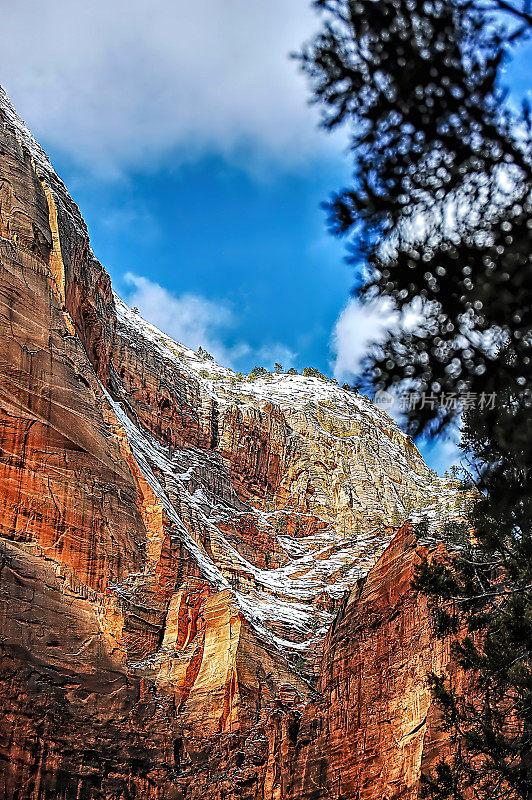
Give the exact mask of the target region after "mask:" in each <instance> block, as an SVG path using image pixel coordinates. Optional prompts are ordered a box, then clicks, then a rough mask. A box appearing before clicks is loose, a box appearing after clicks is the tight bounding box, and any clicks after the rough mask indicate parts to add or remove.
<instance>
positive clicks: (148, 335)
mask: <svg viewBox="0 0 532 800" xmlns="http://www.w3.org/2000/svg"><path fill="white" fill-rule="evenodd" d="M0 123H3V124H4V125H6V126H7V127H8V128H10V129H11V130H12V131H14V132H15V135H16V137H17V139H18V141H19V143H20V145H21V147H22V148H23V149H24V150H26V151H27V153H28V154H29V157H30V158H31V160H32V163H33V165H34V167H35V171H36V173H37V176H38V178H39V179H40V180H41V181H43V182H44V183H45V185H46V186H47V188H49V189H50V190H51V192H52V194H53V197H54V200H55V204H56V207H57V210H58V218H59V224H60V234H61V243H62V246H65V245H67V244H68V242H69V241H70V240H72V241H73V240H74V239H75V238H76V237H75V236H73V233H75V234H76V235H78V236H81V237H82V239H83V241H84V243H85V244H88V233H87V227H86V225H85V222H84V220H83V218H82V216H81V214H80V212H79V209H78V207H77V205H76V204H75V202H74V201H73V200H72V198H71V197H70V195H69V193H68V191H67V189H66V187H65V185H64V183H63V182H62V181H61V180H60V178H59V177H58V176H57V175H56V173H55V171H54V169H53V167H52V165H51V163H50V161H49V159H48V157H47V155H46V153H45V152H44V151H43V149H42V148H41V147H40V145H39V144H38V143H37V142H36V141H35V139H34V138H33V136H32V135H31V133H30V132H29V130H28V129H27V127H26V125H25V124H24V123H23V121H22V120H21V119H20V117H19V116H18V114H17V113H16V111H15V109H14V108H13V106H12V104H11V102H10V101H9V99H8V98H7V96H6V94H5V92H4V90H3V89H2V88H1V87H0ZM91 256H92V252H91ZM114 304H115V310H116V315H117V322H118V325H117V331H118V335H119V336H120V337H121V338H122V340H123V341H124V342H125V343H126V346H127V347H128V348H129V349H130V350H131V351H133V352H135V353H136V354H137V356H138V357H139V358H140V361H142V357H143V354H145V353H146V352H149V353H150V357H151V358H152V359H153V360H154V361H155V362H158V363H159V364H161V365H164V371H166V373H168V372H170V373H171V374H173V375H175V376H176V377H178V378H179V379H180V380H184V382H185V383H186V384H187V385H188V386H193V387H195V391H197V394H198V396H199V403H200V407H201V408H199V409H198V414H199V415H200V416H201V413H200V412H202V409H207V410H209V409H210V410H212V409H213V408H214V409H215V410H216V415H217V418H219V427H220V429H221V431H222V434H221V435H222V439H223V437H224V436H226V438H227V437H229V438H230V437H231V436H232V435H233V434H234V430H233V429H232V428H231V424H230V422H228V420H229V419H230V417H231V414H232V413H233V412H235V410H236V412H235V413H236V415H237V416H238V418H239V419H240V421H241V422H242V421H243V422H242V424H244V423H246V424H248V425H249V426H250V427H253V424H254V423H255V420H256V414H257V412H260V414H261V415H262V418H266V419H267V420H268V419H269V420H270V421H272V425H271V426H270V427H271V430H272V431H273V429H274V428H275V425H273V422H275V423H276V425H277V429H278V431H277V433H278V435H279V437H280V439H279V441H277V442H276V444H277V445H278V451H279V453H280V454H281V455H280V457H281V459H282V470H281V473H282V474H281V480H280V485H279V487H278V490H277V491H276V492H274V493H273V494H272V495H264V496H260V495H259V494H257V495H256V496H251V497H247V498H242V497H238V496H237V494H236V492H235V488H234V486H233V485H232V482H231V474H230V473H231V464H230V463H229V460H228V458H227V457H226V456H222V455H220V452H218V450H217V449H216V447H214V448H211V449H209V448H203V449H202V448H199V447H193V446H188V447H184V448H182V449H180V448H169V447H164V446H162V445H161V443H160V442H159V441H157V440H156V438H154V436H152V435H151V434H150V433H149V432H148V431H147V430H146V428H145V427H144V426H143V425H142V423H141V422H140V421H139V419H138V417H137V416H136V414H135V413H134V411H133V409H132V403H131V398H130V397H129V396H128V392H127V390H126V389H125V387H124V385H123V384H122V385H121V388H120V386H119V391H118V397H119V398H120V401H119V402H117V399H116V395H115V397H114V398H113V397H111V395H110V394H109V393H108V392H107V390H106V389H105V388H104V387H103V386H102V389H103V391H104V392H105V395H106V397H107V400H108V402H109V404H110V405H111V407H112V409H113V411H114V413H115V415H116V417H117V419H118V420H119V422H120V424H121V425H122V427H123V428H124V430H125V432H126V435H127V439H128V442H129V446H130V448H131V451H132V453H133V455H134V458H135V460H136V462H137V464H138V467H139V469H140V471H141V472H142V474H143V475H144V478H145V479H146V481H147V482H148V483H149V485H150V486H151V488H152V490H153V492H154V493H155V495H156V497H157V498H158V500H159V502H160V503H161V504H162V506H163V508H164V510H165V512H166V517H167V519H168V521H169V524H170V525H171V531H172V535H173V536H175V537H176V538H177V539H178V540H179V541H180V542H181V543H182V544H183V546H184V547H185V548H186V550H187V551H188V553H189V554H190V555H191V557H192V558H193V559H194V561H195V562H196V563H197V565H198V567H199V569H200V571H201V573H202V575H203V576H204V577H205V579H206V580H207V581H209V583H210V584H211V585H212V586H213V587H214V588H216V589H218V590H221V589H231V591H232V592H233V594H234V596H235V598H236V600H237V602H238V605H239V607H240V609H241V611H242V613H243V614H244V615H245V616H246V618H247V619H248V620H249V621H250V622H251V623H252V624H253V626H254V628H255V630H256V631H257V632H259V633H260V634H261V635H262V636H264V637H267V638H268V639H269V641H271V642H272V644H274V645H276V646H277V647H279V648H281V649H283V650H293V651H295V652H297V651H305V650H309V649H310V650H312V649H313V648H314V647H315V646H316V645H317V644H318V643H319V641H320V640H321V639H322V638H323V635H324V633H325V631H326V630H327V628H328V626H329V624H330V621H331V620H332V617H333V612H334V601H336V600H338V599H339V598H341V597H342V595H343V594H344V592H346V591H348V590H349V588H350V587H351V586H352V585H353V583H354V582H355V581H356V580H357V579H358V578H360V577H362V576H364V575H365V574H367V572H368V570H369V569H370V568H371V566H372V565H373V564H374V563H375V561H376V560H377V558H378V557H379V556H380V554H381V553H382V551H383V550H384V548H385V547H386V546H387V544H388V542H389V541H390V538H391V537H392V535H393V526H397V525H399V524H400V523H401V522H402V521H403V520H405V519H406V518H408V517H413V518H420V517H421V516H423V515H424V514H428V516H429V518H430V524H431V531H432V532H435V531H436V530H437V527H438V525H439V521H440V520H441V519H442V518H444V519H445V518H449V517H452V516H453V515H454V516H456V515H457V514H459V510H460V509H459V503H458V504H457V493H456V491H455V489H453V488H452V487H449V486H446V485H445V483H444V481H442V480H441V479H440V478H438V477H437V476H436V475H435V474H434V473H433V472H431V471H430V470H429V469H428V468H427V466H426V465H425V463H424V462H423V459H422V458H421V456H420V454H419V453H418V451H417V450H416V448H415V447H414V445H413V444H412V442H411V440H410V439H409V437H407V436H406V435H405V434H404V433H403V432H402V431H401V430H400V428H399V427H398V426H397V424H396V423H395V422H394V420H392V419H391V418H390V417H389V416H388V415H387V414H386V413H385V412H384V411H382V410H380V409H378V408H377V407H376V406H375V405H373V403H371V401H370V400H368V398H366V397H363V396H361V395H358V394H356V393H353V392H349V391H345V390H343V389H341V388H340V387H339V386H338V385H336V384H334V383H332V382H327V381H325V380H322V379H320V378H317V377H304V376H301V375H268V376H259V377H257V378H256V379H250V377H249V376H248V377H246V376H240V375H239V374H236V373H235V372H234V371H233V370H231V369H228V368H226V367H223V366H221V365H219V364H217V363H216V362H215V361H214V360H212V359H210V358H208V357H205V355H201V354H198V353H196V352H194V351H192V350H190V349H189V348H187V347H185V346H184V345H181V344H179V343H177V342H175V341H173V340H172V339H171V338H170V337H168V336H166V335H165V334H164V333H162V332H161V331H159V330H158V329H157V328H155V327H154V326H153V325H151V324H150V323H148V322H146V321H145V320H143V319H142V317H141V316H140V315H139V314H138V313H135V312H133V311H132V310H131V309H130V308H128V306H127V305H125V304H124V303H123V302H122V300H121V299H120V298H119V297H118V296H116V295H115V297H114ZM117 380H118V382H119V383H120V378H118V377H117ZM153 413H154V414H156V413H157V408H154V409H153ZM254 415H255V416H254ZM279 431H281V433H279ZM272 435H273V434H272ZM223 443H224V442H223ZM225 444H227V442H225ZM240 446H241V447H243V448H244V449H245V447H246V444H245V441H244V444H241V445H240ZM226 449H227V448H226ZM213 483H214V484H216V486H217V487H218V488H217V489H216V488H214V489H213V485H212V484H213ZM294 520H295V523H294ZM240 522H241V523H242V524H243V525H244V526H247V528H248V529H251V530H252V533H251V534H250V540H251V545H250V544H249V542H243V541H242V540H241V539H239V536H238V535H237V534H238V530H237V534H231V533H228V532H227V531H228V530H232V529H235V528H236V529H238V527H239V523H240ZM254 537H258V538H260V539H261V541H262V548H263V552H262V558H259V557H255V556H256V554H255V553H254V552H253V542H254V541H255V540H254ZM206 542H208V546H207V545H206ZM270 545H271V547H270ZM265 551H266V554H267V555H269V551H271V555H272V559H271V561H272V563H271V564H270V563H265V559H264V552H265ZM266 561H267V562H268V561H269V559H266ZM115 588H116V591H117V592H118V593H120V591H125V587H120V586H117V587H115Z"/></svg>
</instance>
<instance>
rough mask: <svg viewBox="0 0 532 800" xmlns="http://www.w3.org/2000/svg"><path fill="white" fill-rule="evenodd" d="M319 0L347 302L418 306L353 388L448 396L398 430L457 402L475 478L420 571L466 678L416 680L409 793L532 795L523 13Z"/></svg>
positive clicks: (395, 1) (316, 66)
mask: <svg viewBox="0 0 532 800" xmlns="http://www.w3.org/2000/svg"><path fill="white" fill-rule="evenodd" d="M314 5H315V6H316V7H317V9H318V10H319V11H320V12H321V13H322V14H323V26H322V29H321V31H320V33H319V34H318V36H317V37H316V38H315V39H314V41H313V42H311V43H310V44H309V45H308V46H307V47H306V48H305V49H304V51H303V53H302V54H301V55H300V56H299V58H300V59H301V63H302V66H303V68H304V70H305V71H306V72H307V74H308V75H309V77H310V81H311V85H312V90H313V97H314V100H315V102H317V103H319V104H320V105H321V107H322V109H323V124H324V126H325V127H326V128H334V127H336V126H338V125H341V124H345V125H348V126H349V131H350V136H351V147H352V154H353V163H354V172H353V180H352V184H351V185H350V186H349V187H347V188H345V189H343V190H342V191H340V192H338V193H337V194H336V195H335V196H334V197H333V198H332V200H331V201H330V203H329V204H328V209H329V215H330V223H331V228H332V230H333V232H334V233H336V234H338V235H343V236H346V237H347V239H348V244H349V253H350V259H351V261H352V262H353V264H354V265H356V267H357V270H358V276H359V285H358V294H359V297H360V298H361V300H363V301H366V302H367V301H373V302H380V301H382V300H384V299H386V300H387V302H390V300H392V301H393V302H394V304H395V306H396V308H397V311H398V315H399V318H400V320H403V321H404V320H405V319H406V317H407V315H410V318H411V319H412V313H413V314H414V317H415V319H416V320H417V321H416V322H415V324H414V325H410V327H409V328H407V327H405V326H404V325H402V326H401V325H398V327H397V329H396V330H394V331H393V333H391V334H390V336H389V337H388V339H387V341H385V342H384V344H382V345H380V346H378V347H377V346H375V347H374V349H373V350H372V351H371V353H370V355H369V356H368V358H367V359H366V362H365V364H364V366H363V370H362V374H361V384H362V385H364V386H369V387H371V388H372V389H373V390H377V389H389V388H390V387H392V388H393V387H395V389H396V390H400V389H401V388H409V389H415V390H417V391H418V392H421V393H423V392H424V393H431V394H433V395H434V397H439V398H442V397H443V398H449V397H454V398H459V399H461V401H462V407H461V406H460V404H459V403H454V402H453V403H449V402H443V403H441V402H436V403H432V402H431V403H426V404H424V405H423V407H420V405H417V406H413V407H412V408H410V409H407V412H406V414H407V425H408V429H409V432H410V433H411V434H414V435H416V434H420V433H425V434H426V433H432V434H434V433H436V432H438V431H441V430H442V429H443V428H444V427H445V426H447V425H449V424H450V423H452V422H453V420H454V421H456V420H457V418H458V415H459V414H460V412H461V410H464V414H463V434H462V446H463V448H464V450H465V451H466V452H467V453H468V458H469V461H470V469H469V474H468V480H470V481H474V483H475V485H476V487H477V488H478V490H479V493H478V496H479V498H480V499H479V501H478V502H477V503H476V504H475V506H474V508H473V510H472V512H471V523H472V525H473V527H474V531H475V534H474V539H472V540H471V541H469V538H468V537H467V536H466V537H464V536H463V535H460V536H457V535H456V531H454V532H453V531H448V534H449V536H448V539H449V548H448V556H447V557H446V560H445V561H443V562H439V563H435V564H430V563H428V562H425V563H423V564H422V565H421V567H420V569H419V571H418V574H417V577H416V583H415V585H416V587H417V588H418V589H419V590H421V591H423V592H425V593H426V594H428V595H429V597H430V598H431V604H432V609H433V613H434V621H435V633H436V634H437V635H442V636H443V635H448V634H449V633H453V635H454V645H453V658H454V660H455V662H456V663H457V664H458V665H460V666H461V668H462V669H463V670H464V674H465V682H464V683H463V685H462V687H461V688H460V687H459V686H453V685H452V684H451V683H450V682H449V680H447V679H444V678H442V677H441V676H437V675H431V676H430V681H431V685H432V689H433V693H434V696H435V698H436V701H437V703H438V704H439V706H440V708H441V710H442V724H443V725H444V726H445V727H447V728H448V730H449V735H450V740H451V741H452V743H453V747H452V748H451V752H450V754H449V755H448V756H447V757H446V758H442V761H441V762H440V763H439V764H438V766H437V768H436V770H435V771H434V773H433V774H431V775H426V776H424V782H423V783H424V785H423V789H422V791H423V792H424V793H425V794H426V795H427V796H430V797H433V798H455V800H462V798H470V797H471V798H478V800H488V798H489V800H497V799H498V798H508V799H510V798H512V799H513V798H532V652H531V650H532V491H531V472H532V396H531V389H530V377H531V361H530V357H531V345H532V330H531V319H532V270H531V257H530V244H531V235H530V234H531V218H530V208H531V187H532V180H531V179H532V174H531V156H532V139H531V119H530V111H529V108H528V107H527V105H526V103H523V107H522V110H521V111H519V112H518V111H515V110H514V109H513V108H512V106H511V105H510V104H509V103H508V102H507V95H506V92H505V90H504V88H503V86H502V83H501V75H502V69H503V67H504V65H505V63H506V62H507V61H508V60H509V59H510V58H511V55H512V49H513V48H515V47H516V46H518V45H519V44H521V43H522V42H523V41H524V40H525V39H526V38H527V37H528V36H529V34H530V30H531V23H532V18H531V16H530V11H529V8H528V5H527V3H526V2H518V0H516V2H515V3H510V2H506V1H505V0H485V1H483V0H425V1H422V0H378V2H375V1H374V0H351V1H348V0H318V2H316V3H315V4H314ZM486 398H491V399H492V402H483V399H484V400H485V399H486ZM462 534H463V532H462Z"/></svg>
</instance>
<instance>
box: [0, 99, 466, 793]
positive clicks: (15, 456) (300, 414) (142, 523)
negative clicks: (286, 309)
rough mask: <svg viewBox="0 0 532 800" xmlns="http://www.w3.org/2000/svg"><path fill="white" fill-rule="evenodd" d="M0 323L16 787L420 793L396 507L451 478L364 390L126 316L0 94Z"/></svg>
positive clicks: (426, 635) (437, 510)
mask: <svg viewBox="0 0 532 800" xmlns="http://www.w3.org/2000/svg"><path fill="white" fill-rule="evenodd" d="M0 337H1V339H0V381H1V383H0V393H1V398H2V402H1V405H0V496H1V500H2V511H1V514H0V559H1V560H0V605H1V609H2V616H1V620H0V669H1V675H0V773H1V775H0V798H5V800H48V799H50V800H51V798H65V800H67V798H68V800H70V798H79V799H83V800H84V799H85V798H86V799H87V800H100V799H101V800H103V798H105V800H111V799H112V800H126V799H127V800H129V799H130V798H131V799H133V798H138V799H139V800H141V798H142V800H151V799H152V798H157V800H166V799H168V800H172V799H173V800H181V798H183V800H184V799H185V798H187V800H191V799H192V798H200V797H201V798H205V799H206V800H210V799H211V798H212V800H214V799H215V798H216V800H222V798H225V800H230V799H232V798H235V800H236V798H254V799H256V800H258V799H259V798H260V799H261V800H290V799H291V798H294V800H295V798H308V800H310V799H311V798H312V799H313V800H321V798H323V800H325V798H338V800H339V798H343V800H347V799H348V798H358V799H359V800H381V798H387V800H395V798H409V797H412V798H413V797H415V796H416V792H417V785H418V780H419V776H420V773H421V771H422V770H423V769H424V768H425V767H426V765H427V764H428V763H430V762H431V759H433V757H434V753H435V752H437V746H436V744H435V743H437V733H436V728H435V725H434V722H433V719H434V712H433V710H432V709H431V705H430V698H429V694H428V691H427V685H426V679H425V674H426V672H427V670H428V669H436V670H439V669H443V668H445V665H446V663H447V660H448V654H447V651H446V648H445V647H444V646H443V645H441V646H440V645H435V644H434V642H433V641H432V640H431V636H430V623H429V615H428V612H427V608H426V603H425V601H424V600H423V598H420V597H419V596H417V595H416V594H415V593H413V592H412V590H411V588H410V581H411V577H412V574H413V569H414V565H415V563H417V561H419V559H420V558H421V557H422V556H423V555H424V554H426V553H427V552H428V550H427V547H428V548H429V550H430V551H431V552H432V551H434V552H436V553H437V547H438V546H437V545H436V544H435V543H434V542H435V540H434V538H431V539H430V540H427V541H425V542H419V541H418V540H417V539H416V536H415V534H414V533H413V531H412V526H411V525H410V524H409V523H408V522H407V521H406V520H407V518H408V517H409V516H410V517H412V516H413V517H414V518H415V516H416V514H417V515H419V514H421V513H423V514H425V515H426V516H427V517H428V518H429V519H430V520H431V534H432V537H434V536H435V535H436V531H437V526H438V520H439V519H440V518H442V517H447V516H449V515H450V514H451V513H456V509H457V495H456V491H455V490H454V489H453V487H452V486H449V485H447V484H446V483H445V482H444V481H442V480H441V479H440V478H438V477H437V476H436V475H435V474H434V473H432V472H431V471H430V470H429V469H428V468H427V466H426V465H425V464H424V462H423V460H422V458H421V456H420V454H419V453H418V451H417V450H416V448H415V446H414V445H413V443H412V441H411V440H410V439H409V438H408V437H407V436H405V434H404V433H403V432H402V431H401V430H400V429H399V428H398V426H397V425H396V423H395V422H394V421H393V420H392V419H391V418H389V417H388V416H387V415H386V414H385V413H384V412H382V411H380V410H379V409H378V408H376V407H375V406H374V405H373V404H372V403H371V402H370V401H369V400H368V399H367V398H365V397H363V396H361V395H358V394H357V393H355V392H349V391H345V390H344V389H341V388H340V387H339V386H338V385H337V384H335V383H334V382H331V381H327V380H326V379H320V378H318V377H303V376H300V375H273V376H272V375H264V376H260V377H258V378H257V377H255V376H253V375H250V376H241V375H240V374H236V373H234V372H233V371H232V370H230V369H227V368H224V367H222V366H220V365H218V364H216V363H215V362H214V360H213V359H212V358H211V357H210V356H208V354H205V353H204V352H201V351H199V352H197V353H196V352H194V351H192V350H190V349H189V348H187V347H185V346H184V345H181V344H179V343H177V342H174V341H173V340H172V339H170V338H169V337H168V336H166V335H165V334H164V333H162V332H161V331H159V330H157V329H156V328H155V327H154V326H153V325H151V324H149V323H148V322H146V321H145V320H143V319H142V318H141V317H140V315H139V314H138V313H137V312H136V311H134V310H132V309H130V308H128V307H127V305H126V304H124V303H123V302H122V300H120V298H118V297H117V296H116V295H115V294H114V293H113V291H112V287H111V283H110V280H109V277H108V275H107V273H106V272H105V270H104V269H103V267H102V266H101V264H100V263H99V262H98V261H97V259H96V258H95V256H94V254H93V252H92V250H91V247H90V243H89V239H88V234H87V229H86V226H85V223H84V221H83V219H82V217H81V215H80V212H79V210H78V208H77V206H76V205H75V203H74V202H73V200H72V199H71V198H70V195H69V194H68V192H67V190H66V188H65V186H64V184H63V183H62V182H61V180H60V179H59V178H58V177H57V175H56V173H55V172H54V170H53V168H52V166H51V164H50V162H49V161H48V159H47V157H46V155H45V154H44V152H43V151H42V150H41V148H40V147H39V145H38V144H37V143H36V142H35V140H34V139H33V137H32V136H31V134H30V133H29V132H28V130H27V128H26V127H25V126H24V124H23V123H22V121H21V120H20V118H19V117H18V116H17V114H16V112H15V110H14V109H13V107H12V105H11V103H10V102H9V100H8V98H7V97H6V96H5V94H4V93H3V90H1V89H0Z"/></svg>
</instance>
